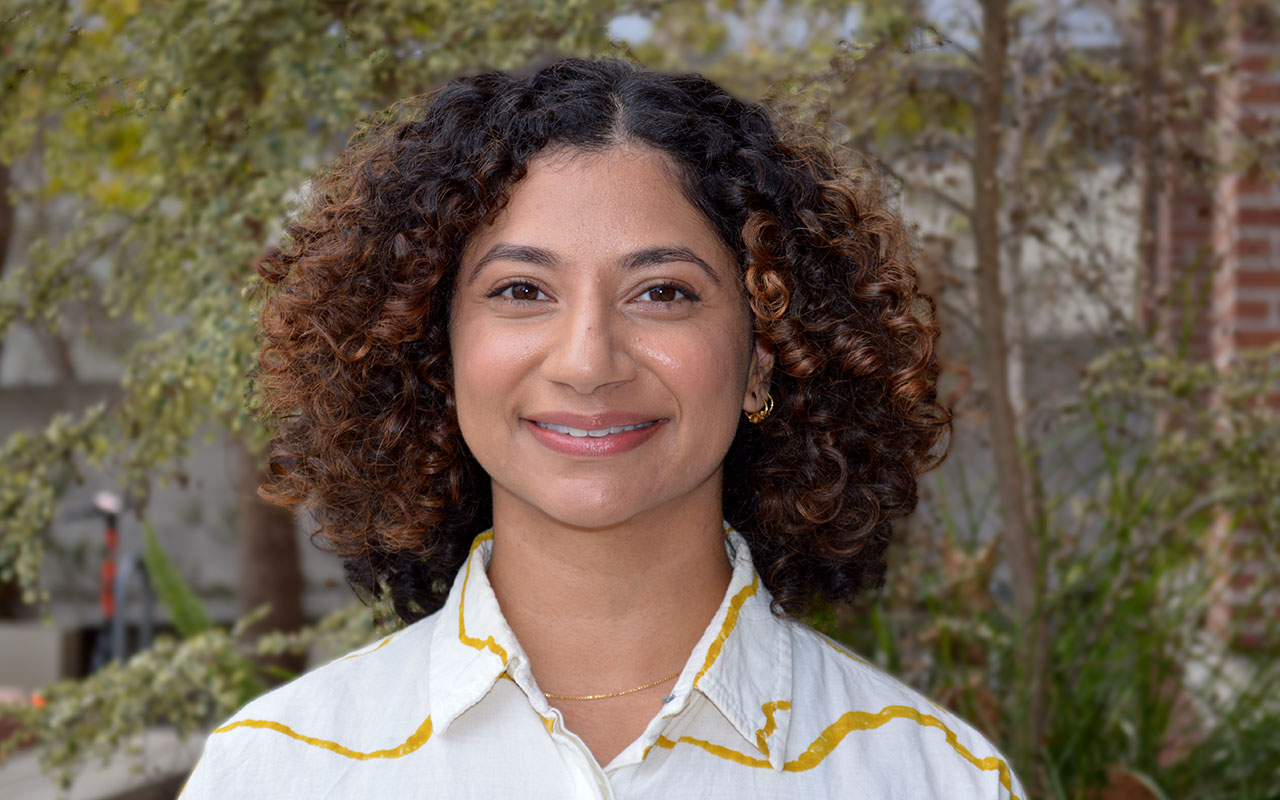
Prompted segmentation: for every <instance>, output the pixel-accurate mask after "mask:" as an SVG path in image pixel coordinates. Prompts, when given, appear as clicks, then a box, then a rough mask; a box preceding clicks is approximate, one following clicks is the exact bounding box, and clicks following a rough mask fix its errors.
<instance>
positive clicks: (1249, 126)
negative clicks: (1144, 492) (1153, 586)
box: [1174, 2, 1280, 648]
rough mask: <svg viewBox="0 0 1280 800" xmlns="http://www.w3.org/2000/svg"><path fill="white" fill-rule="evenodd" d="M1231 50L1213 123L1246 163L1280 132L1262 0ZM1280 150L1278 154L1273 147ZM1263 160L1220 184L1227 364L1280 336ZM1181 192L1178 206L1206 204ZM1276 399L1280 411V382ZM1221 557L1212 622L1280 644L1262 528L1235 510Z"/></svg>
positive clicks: (1277, 67)
mask: <svg viewBox="0 0 1280 800" xmlns="http://www.w3.org/2000/svg"><path fill="white" fill-rule="evenodd" d="M1228 20H1229V21H1228V24H1227V26H1226V30H1225V41H1224V43H1223V44H1224V48H1223V52H1224V54H1225V56H1226V58H1225V60H1226V63H1227V65H1228V68H1227V69H1226V70H1225V71H1224V72H1223V73H1222V75H1221V77H1220V79H1219V80H1218V82H1217V85H1216V86H1215V92H1214V103H1215V108H1214V114H1213V116H1212V117H1211V118H1212V119H1213V120H1214V123H1215V124H1214V126H1213V128H1212V131H1213V136H1214V143H1213V144H1214V147H1215V150H1216V156H1217V158H1216V160H1217V162H1218V163H1219V164H1227V165H1232V164H1237V163H1240V157H1241V155H1242V154H1244V153H1246V152H1248V150H1249V149H1250V148H1251V146H1252V145H1254V144H1258V143H1263V142H1266V141H1267V140H1268V139H1270V140H1271V141H1272V142H1275V141H1276V137H1278V136H1280V20H1277V19H1276V18H1275V17H1274V16H1273V15H1271V14H1270V13H1269V12H1267V11H1266V10H1265V9H1263V8H1262V7H1261V6H1259V7H1258V8H1255V9H1253V10H1249V9H1248V8H1245V7H1244V4H1242V3H1240V2H1237V3H1235V4H1234V8H1232V9H1231V13H1230V15H1229V18H1228ZM1272 152H1273V153H1274V152H1276V151H1275V150H1273V151H1272ZM1276 169H1277V165H1276V163H1275V161H1274V160H1271V161H1270V163H1267V162H1266V161H1263V162H1261V163H1254V164H1252V166H1251V167H1248V168H1246V169H1245V170H1244V171H1240V170H1235V169H1228V170H1226V171H1223V172H1222V173H1220V175H1219V177H1217V179H1216V181H1215V185H1214V186H1213V189H1212V203H1211V213H1210V235H1209V242H1210V249H1211V252H1212V256H1213V257H1212V259H1211V260H1210V262H1209V265H1208V267H1209V269H1210V270H1211V271H1212V292H1211V294H1210V303H1209V321H1210V326H1209V332H1208V333H1209V350H1210V353H1211V356H1212V359H1213V363H1214V364H1215V365H1216V366H1217V367H1218V368H1219V369H1223V370H1226V369H1230V367H1231V365H1232V363H1233V361H1235V360H1236V358H1237V357H1238V355H1239V354H1240V353H1241V352H1242V351H1245V350H1250V349H1254V348H1262V347H1267V346H1269V345H1272V344H1275V343H1277V342H1280V176H1278V175H1277V174H1276ZM1202 200H1203V198H1202V197H1199V196H1197V197H1194V198H1192V197H1189V196H1188V197H1186V198H1183V197H1175V199H1174V205H1175V206H1181V205H1186V204H1190V203H1193V202H1194V203H1199V202H1202ZM1273 402H1274V404H1275V405H1276V406H1277V407H1280V387H1277V390H1276V393H1275V395H1273ZM1277 457H1280V456H1277ZM1211 535H1212V537H1213V542H1212V545H1213V547H1212V550H1211V552H1215V553H1220V554H1222V556H1223V561H1222V563H1221V565H1220V569H1222V571H1223V575H1222V578H1221V582H1220V586H1221V588H1222V592H1221V594H1220V595H1219V596H1220V597H1221V602H1220V604H1219V605H1218V607H1217V608H1216V609H1215V610H1214V612H1213V613H1212V614H1211V616H1210V620H1209V622H1210V625H1211V627H1212V628H1214V629H1216V630H1218V631H1220V632H1224V633H1226V632H1230V635H1231V638H1232V640H1233V642H1234V643H1235V644H1236V645H1237V646H1239V647H1245V648H1259V647H1268V648H1269V647H1276V646H1280V641H1277V640H1276V637H1275V633H1274V632H1275V630H1276V624H1275V619H1276V618H1280V565H1277V564H1275V563H1274V562H1273V561H1269V560H1268V559H1265V558H1260V557H1259V556H1260V555H1262V554H1264V553H1265V552H1266V550H1265V549H1264V548H1261V547H1260V546H1259V545H1260V544H1261V542H1260V540H1259V539H1258V536H1259V534H1258V533H1257V531H1256V530H1255V529H1254V528H1252V527H1251V526H1249V525H1248V524H1247V523H1246V524H1244V525H1238V526H1232V525H1231V523H1230V521H1229V520H1228V519H1227V518H1226V517H1225V515H1224V516H1223V517H1222V518H1221V519H1220V520H1219V522H1218V524H1217V525H1216V526H1215V527H1214V530H1213V532H1212V534H1211Z"/></svg>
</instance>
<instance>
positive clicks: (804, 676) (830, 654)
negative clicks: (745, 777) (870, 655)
mask: <svg viewBox="0 0 1280 800" xmlns="http://www.w3.org/2000/svg"><path fill="white" fill-rule="evenodd" d="M788 624H789V626H790V627H791V631H792V663H793V667H792V668H793V673H794V674H793V681H794V686H795V691H794V698H793V709H792V714H793V720H792V728H793V736H792V737H790V740H789V745H788V749H791V748H792V747H796V748H798V749H799V750H804V749H805V748H806V747H808V748H809V750H810V751H812V750H813V745H814V744H818V743H819V742H822V743H833V742H843V745H838V746H836V747H834V748H832V755H834V754H836V753H837V752H840V751H843V755H844V757H845V758H846V759H851V760H858V761H863V760H864V759H866V761H863V763H868V762H869V763H873V764H875V765H877V768H881V769H888V770H890V771H892V772H893V773H894V779H895V780H897V781H901V780H902V779H903V776H904V775H906V774H910V775H912V776H913V778H912V779H913V780H918V781H920V782H921V790H922V791H924V790H925V789H926V788H927V789H929V790H945V796H948V797H954V798H984V799H985V798H993V799H994V798H1023V797H1025V795H1024V793H1023V791H1022V788H1021V786H1020V785H1019V784H1018V780H1017V777H1016V776H1015V775H1014V774H1013V771H1012V769H1011V767H1010V766H1009V763H1008V761H1007V759H1006V758H1005V757H1004V756H1003V755H1002V754H1001V753H1000V752H999V751H998V750H997V749H996V748H995V746H994V745H993V744H992V743H991V742H990V741H988V739H987V738H986V737H985V736H983V734H982V733H980V732H979V731H978V730H977V729H975V728H974V727H973V726H972V725H970V724H969V723H967V722H965V721H964V720H962V719H961V718H959V717H958V716H956V715H955V714H954V713H952V712H951V711H949V710H947V709H946V708H943V707H942V706H940V705H938V704H937V703H934V702H933V701H932V700H930V699H929V698H927V697H925V696H924V695H923V694H921V693H920V692H918V691H916V690H915V689H912V688H911V687H909V686H907V685H906V684H904V683H903V682H902V681H900V680H898V679H897V678H895V677H893V676H892V675H889V674H888V673H886V672H884V671H883V670H881V669H880V668H879V667H877V666H875V665H874V664H872V663H871V662H869V661H867V660H866V659H863V658H862V657H860V656H858V655H857V654H856V653H853V652H852V651H850V650H849V649H848V648H846V647H844V646H843V645H841V644H839V643H837V642H835V641H834V640H832V639H830V638H829V637H827V636H825V635H823V634H821V633H819V632H818V631H816V630H814V629H813V628H810V627H809V626H807V625H803V624H800V623H796V622H791V623H788ZM846 740H847V741H846ZM811 742H812V743H813V744H811ZM886 777H887V776H886ZM920 796H932V795H926V794H921V795H920ZM939 796H942V795H939Z"/></svg>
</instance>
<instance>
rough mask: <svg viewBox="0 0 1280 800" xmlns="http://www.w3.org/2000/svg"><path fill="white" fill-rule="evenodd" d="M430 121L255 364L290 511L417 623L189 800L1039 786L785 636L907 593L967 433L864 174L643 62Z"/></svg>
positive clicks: (296, 697) (315, 198) (276, 272)
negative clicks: (847, 607) (941, 470)
mask: <svg viewBox="0 0 1280 800" xmlns="http://www.w3.org/2000/svg"><path fill="white" fill-rule="evenodd" d="M403 110H404V111H407V112H408V113H406V114H400V115H399V116H400V117H401V118H402V119H401V120H400V121H395V120H393V121H390V122H387V123H385V124H383V125H381V126H378V127H375V128H374V129H372V130H370V131H368V132H366V133H365V134H364V135H363V136H362V137H361V138H360V139H359V140H358V141H357V142H355V143H354V144H353V145H352V146H351V147H350V148H348V150H347V151H346V153H345V154H344V155H343V157H342V158H341V159H339V161H338V162H337V163H336V164H335V165H334V166H333V167H331V168H330V169H329V170H328V171H326V172H325V173H324V174H323V175H321V176H320V177H319V178H317V180H316V182H315V184H314V186H313V191H312V193H311V198H310V201H309V205H307V207H306V208H305V209H304V212H303V213H302V214H301V215H300V217H299V219H298V221H296V222H295V223H293V224H292V225H291V226H290V229H289V233H290V238H291V243H290V244H289V245H288V247H287V248H285V249H284V250H282V251H277V252H274V253H272V254H271V255H270V256H268V257H267V258H266V259H265V260H264V261H263V263H262V265H261V267H260V272H261V274H262V275H263V277H264V278H265V280H266V281H267V283H269V284H273V285H275V286H276V287H277V290H276V292H275V293H274V294H273V295H272V296H271V297H270V299H269V300H268V302H267V305H266V306H265V308H264V311H263V314H262V318H261V326H262V333H263V338H264V345H263V349H262V353H261V357H260V371H259V375H258V383H259V388H260V390H261V392H260V393H261V397H262V401H263V406H262V408H263V413H264V415H265V416H266V417H267V418H268V420H269V421H271V422H272V423H273V424H274V426H275V440H274V446H273V449H272V453H271V464H272V469H273V471H274V475H275V477H274V481H273V483H272V484H271V485H269V486H267V487H264V489H263V494H264V496H265V497H267V498H268V499H270V500H272V501H274V502H277V503H280V504H283V505H285V506H289V507H294V508H301V507H306V508H309V509H311V510H312V511H313V513H314V514H315V516H316V518H317V519H318V521H319V524H320V528H319V531H318V534H317V535H318V536H319V537H320V538H321V539H322V540H323V541H324V542H325V543H326V544H327V545H328V546H329V547H332V548H333V549H335V550H337V551H338V552H339V553H340V554H341V555H342V556H343V557H344V559H345V563H346V566H347V570H348V575H349V577H350V579H351V581H352V583H353V584H354V585H355V586H356V587H357V588H358V589H361V590H363V591H364V592H367V593H370V594H372V595H374V596H380V595H381V594H383V593H386V594H389V595H390V598H391V600H392V601H393V603H394V607H395V609H396V611H397V613H398V614H399V615H400V617H401V618H402V619H403V620H404V621H405V622H407V623H410V624H409V625H408V626H407V627H406V628H405V629H404V630H402V631H400V632H399V633H397V634H393V635H392V636H390V637H387V638H386V639H383V640H382V641H380V642H377V643H375V644H373V645H371V646H369V647H367V648H365V649H363V650H360V651H357V652H355V653H352V654H351V655H348V656H346V657H344V658H341V659H338V660H337V661H334V662H333V663H331V664H329V665H327V666H325V667H322V668H320V669H317V670H315V671H313V672H311V673H309V674H307V675H305V676H303V677H302V678H299V679H298V680H296V681H294V682H293V683H291V684H289V685H288V686H285V687H283V688H281V689H278V690H276V691H274V692H272V693H270V694H268V695H266V696H265V697H262V698H260V699H258V700H256V701H254V702H253V703H251V704H249V705H248V706H247V707H246V708H245V709H243V710H242V711H241V712H240V713H238V714H236V715H235V716H234V717H233V718H232V719H231V720H230V721H229V722H228V723H227V724H225V725H223V726H222V727H220V728H218V729H217V730H216V731H215V732H214V733H213V735H212V736H211V737H210V739H209V741H208V743H207V745H206V748H205V754H204V757H203V759H202V760H201V762H200V764H199V765H198V767H197V769H196V770H195V771H194V773H193V775H192V778H191V779H190V781H189V783H188V786H187V788H186V791H185V794H184V797H188V798H196V797H200V798H203V797H308V798H310V797H372V796H375V794H376V795H377V796H396V797H399V796H421V797H619V798H621V797H699V798H702V797H725V798H728V797H734V798H737V797H744V796H762V797H763V796H768V797H805V798H811V797H828V796H850V795H852V796H859V797H868V798H925V797H947V798H998V797H1000V798H1003V797H1011V796H1014V797H1020V796H1021V789H1020V787H1019V786H1018V784H1017V782H1016V779H1015V778H1014V777H1013V775H1012V773H1011V772H1010V770H1009V768H1008V766H1007V765H1006V763H1005V761H1004V760H1003V759H1002V758H1001V757H1000V756H999V754H998V753H996V751H995V750H994V749H993V748H992V746H991V745H990V744H989V743H988V742H987V741H986V740H984V739H983V738H982V736H981V735H979V734H978V733H977V732H975V731H974V730H973V729H972V728H970V727H969V726H967V725H966V724H965V723H963V722H962V721H960V720H958V719H956V718H955V717H954V716H952V715H951V714H949V713H948V712H946V711H945V710H943V709H940V708H938V707H936V706H934V705H933V704H931V703H930V702H929V701H927V700H925V699H924V698H923V697H921V696H920V695H918V694H916V693H914V692H913V691H911V690H910V689H908V688H906V687H905V686H903V685H902V684H900V683H898V682H897V681H895V680H893V679H892V678H890V677H888V676H886V675H884V674H883V673H881V672H879V671H877V670H876V669H875V668H874V667H872V666H870V665H868V664H867V663H866V662H864V661H862V660H860V659H858V658H857V657H856V656H854V655H852V654H850V653H848V652H846V651H845V650H844V649H842V648H841V647H840V646H839V645H836V644H835V643H833V642H832V641H830V640H828V639H826V638H824V637H823V636H821V635H820V634H818V633H816V632H815V631H813V630H812V629H810V628H808V627H806V626H804V625H802V624H800V623H799V622H796V621H794V618H795V617H796V616H798V615H800V614H803V613H804V612H805V611H806V610H807V609H808V608H809V607H810V606H811V604H812V603H813V602H814V601H815V600H826V601H838V600H843V599H847V598H849V597H851V596H852V595H854V594H855V593H856V592H858V591H859V590H860V589H862V588H864V587H867V586H872V585H875V584H876V583H877V582H879V581H881V580H882V579H883V574H884V552H885V548H886V546H887V544H888V541H889V536H890V523H891V521H892V520H893V519H895V518H897V517H900V516H902V515H904V514H906V513H909V512H910V511H911V510H912V508H913V507H914V505H915V500H916V477H917V476H918V475H919V474H920V473H921V472H923V471H924V470H926V469H928V468H930V467H931V466H933V465H934V464H936V462H937V460H938V458H939V457H940V454H941V452H942V451H943V450H944V449H945V441H946V436H947V433H948V430H949V419H948V416H947V414H946V412H945V410H944V409H942V408H941V407H939V405H938V404H937V402H936V393H935V381H936V377H937V364H936V359H935V356H934V353H933V343H934V340H935V338H936V335H937V332H936V328H935V327H934V325H933V323H932V304H931V302H930V301H929V300H928V298H927V297H925V296H923V295H921V294H920V293H919V292H918V291H917V289H916V286H915V277H914V271H913V269H912V267H911V264H910V261H909V255H908V252H907V244H906V240H905V235H904V232H903V228H902V224H901V222H900V220H899V219H898V218H897V217H896V215H895V214H894V213H892V212H891V211H890V210H889V209H888V208H887V207H886V206H885V204H884V201H883V200H882V199H881V197H880V196H879V195H878V193H877V191H876V189H875V186H874V184H873V183H872V182H870V181H869V180H868V178H867V176H866V175H864V174H861V173H846V172H843V171H841V170H840V169H839V168H837V165H836V163H835V161H834V160H833V158H832V157H831V156H830V155H829V154H828V153H827V152H826V151H825V150H823V149H821V148H820V146H818V145H816V144H810V143H799V142H789V141H787V140H786V139H785V138H784V137H783V136H782V135H781V134H780V133H779V131H778V130H777V129H775V126H774V124H773V123H772V122H771V121H770V118H769V115H768V114H767V113H766V112H765V110H764V109H763V108H761V107H760V106H757V105H754V104H751V103H745V102H742V101H740V100H737V99H735V98H733V97H731V96H730V95H728V94H727V93H725V92H724V91H723V90H722V89H720V88H719V87H717V86H716V85H714V84H712V83H711V82H709V81H707V80H705V79H703V78H701V77H698V76H679V77H672V76H666V75H661V74H657V73H654V72H651V71H647V70H645V69H643V68H640V67H637V66H635V65H633V64H630V63H626V62H621V61H609V60H604V61H580V60H569V61H562V62H559V63H556V64H553V65H551V66H550V67H547V68H545V69H543V70H542V71H540V72H538V73H536V74H534V75H533V76H531V77H528V78H525V79H519V78H515V77H511V76H508V75H503V74H490V75H481V76H475V77H467V78H460V79H457V80H455V81H453V82H452V83H450V84H448V85H447V86H445V87H444V88H443V89H441V90H439V91H438V92H436V93H434V94H432V95H430V96H428V97H425V98H422V99H419V100H416V101H413V102H412V103H411V104H410V105H409V106H408V107H407V108H406V109H403ZM405 117H407V119H403V118H405ZM482 531H483V532H482ZM477 534H478V535H477Z"/></svg>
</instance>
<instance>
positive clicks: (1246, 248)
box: [1235, 239, 1271, 258]
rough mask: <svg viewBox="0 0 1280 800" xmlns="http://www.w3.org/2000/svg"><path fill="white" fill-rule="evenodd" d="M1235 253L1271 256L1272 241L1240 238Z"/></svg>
mask: <svg viewBox="0 0 1280 800" xmlns="http://www.w3.org/2000/svg"><path fill="white" fill-rule="evenodd" d="M1235 254H1236V255H1238V256H1244V257H1245V258H1248V257H1249V256H1269V255H1271V242H1269V241H1267V240H1266V239H1239V240H1237V241H1236V246H1235Z"/></svg>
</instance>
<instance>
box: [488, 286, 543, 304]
mask: <svg viewBox="0 0 1280 800" xmlns="http://www.w3.org/2000/svg"><path fill="white" fill-rule="evenodd" d="M489 296H490V297H500V296H501V297H507V298H509V299H511V300H519V301H521V302H532V301H534V300H537V299H538V298H539V297H541V296H542V290H541V289H539V288H538V287H537V286H534V285H533V284H532V283H509V284H507V285H506V286H503V287H502V288H501V289H499V290H498V291H496V292H494V293H493V294H491V295H489Z"/></svg>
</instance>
